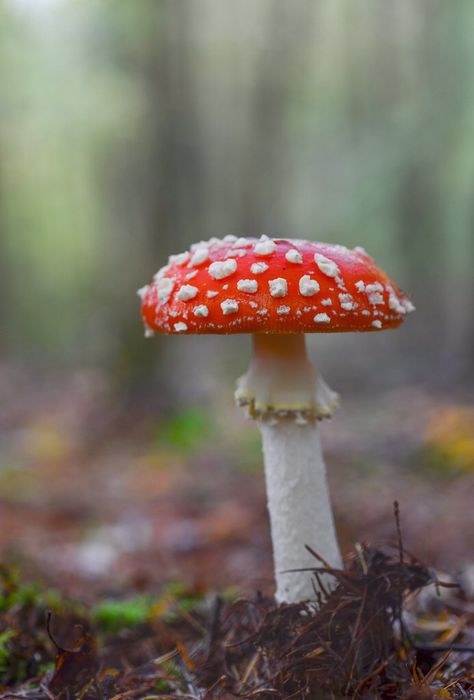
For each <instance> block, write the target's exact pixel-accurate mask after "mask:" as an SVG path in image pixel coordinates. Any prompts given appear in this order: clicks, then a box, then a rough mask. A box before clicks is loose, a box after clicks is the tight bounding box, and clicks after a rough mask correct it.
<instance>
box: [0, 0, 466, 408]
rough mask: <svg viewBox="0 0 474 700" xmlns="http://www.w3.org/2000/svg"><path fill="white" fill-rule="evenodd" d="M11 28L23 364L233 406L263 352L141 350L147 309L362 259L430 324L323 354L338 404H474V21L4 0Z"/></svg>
mask: <svg viewBox="0 0 474 700" xmlns="http://www.w3.org/2000/svg"><path fill="white" fill-rule="evenodd" d="M0 22H1V23H0V77H1V96H0V98H1V101H0V324H1V328H2V332H1V341H0V343H1V345H0V349H1V351H2V356H3V359H4V360H5V361H7V360H8V361H9V362H12V361H14V362H15V363H17V364H19V365H20V366H25V367H27V368H29V369H32V370H34V371H36V370H37V369H42V370H44V369H48V368H51V367H71V366H72V367H74V366H90V365H92V366H100V367H103V368H107V370H108V371H109V370H110V374H111V375H112V376H113V377H115V378H116V380H117V381H118V382H119V383H124V384H125V385H126V386H130V385H131V384H133V383H136V382H138V383H139V382H140V381H146V382H151V383H152V384H155V383H156V384H157V385H159V386H167V387H168V389H169V392H170V396H178V397H179V398H180V399H181V398H182V396H183V394H187V393H188V392H191V394H192V393H193V392H194V394H197V395H202V394H206V392H207V391H211V389H212V391H214V379H215V375H216V373H217V374H218V375H219V377H222V378H223V382H224V383H225V386H226V391H230V384H231V382H232V381H233V378H234V376H235V375H236V372H238V371H239V370H242V369H244V367H245V363H246V350H245V349H244V348H245V345H244V344H245V342H246V341H245V340H242V339H235V338H233V339H229V338H227V339H214V338H206V339H201V338H198V339H190V338H179V339H175V338H163V339H155V340H154V341H152V342H147V343H145V342H144V340H143V336H142V328H141V324H140V319H139V313H138V302H137V299H136V298H135V296H134V295H135V289H136V288H138V287H140V286H142V285H143V284H144V283H146V282H147V281H148V280H149V279H150V277H151V275H152V274H153V273H154V272H155V271H156V269H157V268H158V267H160V266H161V265H162V264H163V263H164V261H165V260H166V257H167V255H168V254H169V253H172V252H179V251H180V250H182V249H184V248H185V247H186V246H188V245H189V244H190V243H191V242H193V241H195V240H200V239H202V238H209V237H210V236H213V235H217V236H220V235H226V234H229V233H231V234H236V235H246V234H252V235H255V234H260V233H267V234H269V235H272V234H273V235H284V236H295V237H300V238H312V239H320V240H326V241H337V242H341V243H345V244H348V245H351V246H352V245H363V246H364V247H366V248H367V250H368V251H369V252H370V253H371V254H372V255H374V257H376V259H377V260H378V261H379V262H380V264H381V265H382V266H383V267H385V268H386V269H387V271H388V272H389V273H391V274H392V275H393V276H394V278H395V279H396V280H397V282H399V284H400V285H401V286H402V287H403V288H404V289H406V290H407V291H408V292H409V293H410V294H411V295H412V297H413V299H414V301H415V303H416V305H417V307H418V312H417V314H416V315H414V316H413V317H411V318H410V320H409V321H408V322H407V324H406V325H405V327H404V328H403V329H401V330H400V331H397V332H396V333H387V334H380V335H378V334H369V335H368V336H366V337H356V338H354V337H351V338H348V337H343V338H342V339H341V338H338V337H334V338H332V337H331V338H323V339H321V340H320V341H318V344H319V345H320V353H319V356H320V358H321V361H322V364H323V365H324V367H325V369H326V370H327V373H330V374H332V375H333V376H334V375H336V374H337V375H338V376H339V388H342V389H344V390H345V391H347V392H351V391H359V390H360V389H361V388H362V387H366V386H374V385H379V384H386V385H387V386H392V385H393V386H395V385H399V384H400V383H401V384H409V383H412V382H418V383H427V384H435V385H437V386H438V385H441V386H442V387H443V388H447V387H454V388H460V389H461V390H466V389H467V388H468V387H469V385H471V386H472V383H473V374H474V372H473V369H474V352H473V345H474V313H473V310H474V303H473V300H474V278H473V275H472V265H473V257H474V231H473V227H474V198H473V185H474V119H473V117H474V113H473V112H474V110H473V108H474V80H473V75H474V41H473V35H474V3H473V2H472V1H471V0H456V2H445V1H441V0H397V2H394V0H357V2H355V1H354V0H292V1H291V2H289V1H288V0H239V2H231V1H230V0H133V1H132V0H113V1H112V0H69V1H67V0H63V1H61V0H49V2H48V1H47V0H41V1H37V2H34V1H33V0H29V1H27V0H10V1H9V2H7V1H6V0H0ZM313 341H314V339H313ZM171 370H172V371H171ZM209 376H212V377H213V381H212V382H211V383H212V387H211V388H210V387H209V383H208V380H207V379H206V377H207V378H209ZM333 383H334V381H333ZM184 384H185V385H186V386H185V387H184V386H183V385H184ZM336 384H337V382H336Z"/></svg>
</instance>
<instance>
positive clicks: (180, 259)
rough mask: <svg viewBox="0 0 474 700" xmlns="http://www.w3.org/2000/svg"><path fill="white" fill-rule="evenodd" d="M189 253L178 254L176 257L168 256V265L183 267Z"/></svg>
mask: <svg viewBox="0 0 474 700" xmlns="http://www.w3.org/2000/svg"><path fill="white" fill-rule="evenodd" d="M190 257H191V256H190V253H188V251H186V252H185V253H179V254H178V255H170V256H169V258H168V263H169V264H170V265H184V263H185V262H187V261H188V260H189V258H190Z"/></svg>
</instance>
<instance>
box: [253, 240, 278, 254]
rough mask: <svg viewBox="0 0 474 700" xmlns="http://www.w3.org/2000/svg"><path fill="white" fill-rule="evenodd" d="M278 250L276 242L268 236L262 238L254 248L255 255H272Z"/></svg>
mask: <svg viewBox="0 0 474 700" xmlns="http://www.w3.org/2000/svg"><path fill="white" fill-rule="evenodd" d="M276 249H277V245H276V243H275V241H272V239H271V238H268V237H267V236H262V237H261V239H260V240H259V241H258V243H256V244H255V246H254V249H253V250H254V253H255V255H272V254H273V253H274V252H275V251H276Z"/></svg>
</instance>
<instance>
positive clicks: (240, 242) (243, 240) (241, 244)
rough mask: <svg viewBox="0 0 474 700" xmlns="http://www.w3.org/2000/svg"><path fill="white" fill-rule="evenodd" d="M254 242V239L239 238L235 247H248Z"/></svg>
mask: <svg viewBox="0 0 474 700" xmlns="http://www.w3.org/2000/svg"><path fill="white" fill-rule="evenodd" d="M252 243H253V241H251V240H249V239H248V238H237V240H236V241H234V248H248V246H250V245H252Z"/></svg>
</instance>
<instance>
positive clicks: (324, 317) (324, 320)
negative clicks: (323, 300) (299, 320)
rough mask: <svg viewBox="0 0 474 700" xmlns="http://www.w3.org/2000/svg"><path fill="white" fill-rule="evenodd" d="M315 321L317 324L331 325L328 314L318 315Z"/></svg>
mask: <svg viewBox="0 0 474 700" xmlns="http://www.w3.org/2000/svg"><path fill="white" fill-rule="evenodd" d="M313 321H314V322H315V323H330V322H331V319H330V318H329V316H328V315H327V314H316V316H315V317H314V318H313Z"/></svg>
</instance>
